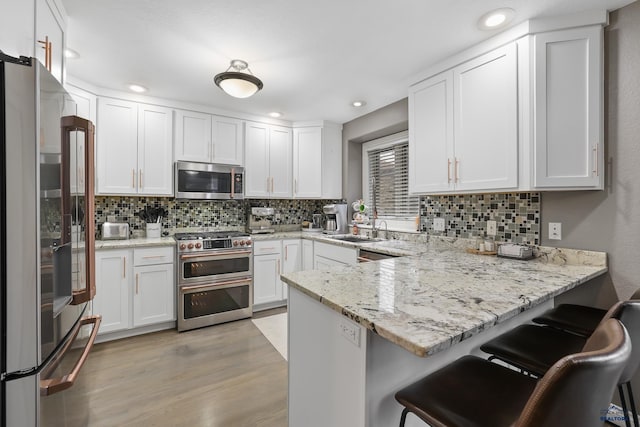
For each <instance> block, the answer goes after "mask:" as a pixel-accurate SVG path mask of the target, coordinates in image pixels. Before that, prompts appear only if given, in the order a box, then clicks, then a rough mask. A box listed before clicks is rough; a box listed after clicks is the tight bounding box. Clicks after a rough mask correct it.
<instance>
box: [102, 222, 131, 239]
mask: <svg viewBox="0 0 640 427" xmlns="http://www.w3.org/2000/svg"><path fill="white" fill-rule="evenodd" d="M128 238H129V224H127V223H126V222H105V223H103V224H102V240H126V239H128Z"/></svg>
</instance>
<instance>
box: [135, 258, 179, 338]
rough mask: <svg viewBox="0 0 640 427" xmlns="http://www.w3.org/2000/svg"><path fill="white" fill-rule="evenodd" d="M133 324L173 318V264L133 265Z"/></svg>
mask: <svg viewBox="0 0 640 427" xmlns="http://www.w3.org/2000/svg"><path fill="white" fill-rule="evenodd" d="M134 274H135V277H134V281H135V282H134V289H133V326H134V327H137V326H144V325H151V324H153V323H159V322H167V321H171V320H175V318H176V316H175V304H174V301H175V297H176V287H175V285H174V274H173V264H159V265H147V266H143V267H135V269H134Z"/></svg>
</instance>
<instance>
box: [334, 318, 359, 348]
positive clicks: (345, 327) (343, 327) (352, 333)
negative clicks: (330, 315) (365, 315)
mask: <svg viewBox="0 0 640 427" xmlns="http://www.w3.org/2000/svg"><path fill="white" fill-rule="evenodd" d="M338 329H340V334H341V335H342V336H343V337H345V338H346V339H347V340H348V341H350V342H351V343H353V345H355V346H356V347H360V327H359V326H358V325H356V324H353V323H351V322H349V321H348V320H346V319H341V320H340V324H339V325H338Z"/></svg>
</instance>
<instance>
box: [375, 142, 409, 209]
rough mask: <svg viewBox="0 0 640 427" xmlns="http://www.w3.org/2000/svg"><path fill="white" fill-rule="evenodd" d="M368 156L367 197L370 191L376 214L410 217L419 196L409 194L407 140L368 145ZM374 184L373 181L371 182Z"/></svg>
mask: <svg viewBox="0 0 640 427" xmlns="http://www.w3.org/2000/svg"><path fill="white" fill-rule="evenodd" d="M367 153H368V158H369V180H370V182H369V200H370V201H373V197H374V193H373V192H374V191H375V197H376V204H377V209H378V216H379V217H397V218H413V217H415V216H416V215H418V209H419V201H420V199H419V197H417V196H413V197H411V196H409V144H408V142H406V141H404V142H400V143H397V144H393V145H391V146H387V147H384V148H378V149H372V150H369V151H368V152H367ZM374 184H375V185H374Z"/></svg>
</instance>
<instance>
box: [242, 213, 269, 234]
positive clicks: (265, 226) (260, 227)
mask: <svg viewBox="0 0 640 427" xmlns="http://www.w3.org/2000/svg"><path fill="white" fill-rule="evenodd" d="M247 212H248V214H249V215H248V218H247V232H248V233H251V234H262V233H273V232H274V231H275V230H274V229H273V226H272V224H271V220H270V219H269V217H272V216H273V214H274V209H273V208H261V207H252V208H251V210H249V211H247Z"/></svg>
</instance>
